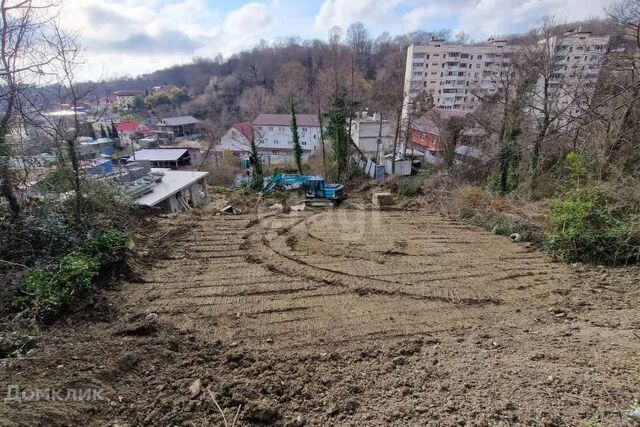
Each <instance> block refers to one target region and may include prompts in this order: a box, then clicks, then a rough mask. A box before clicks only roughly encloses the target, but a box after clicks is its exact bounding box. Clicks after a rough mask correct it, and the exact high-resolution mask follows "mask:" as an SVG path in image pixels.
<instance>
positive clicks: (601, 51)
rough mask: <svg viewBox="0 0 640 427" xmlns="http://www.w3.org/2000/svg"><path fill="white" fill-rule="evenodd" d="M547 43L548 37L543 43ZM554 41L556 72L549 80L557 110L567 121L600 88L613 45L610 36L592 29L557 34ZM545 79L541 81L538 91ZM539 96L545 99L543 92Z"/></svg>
mask: <svg viewBox="0 0 640 427" xmlns="http://www.w3.org/2000/svg"><path fill="white" fill-rule="evenodd" d="M545 43H547V41H546V40H542V41H540V44H545ZM550 43H552V46H553V47H552V51H553V52H554V57H553V58H552V67H553V72H552V74H551V75H550V79H549V81H548V86H549V94H550V98H551V101H552V105H553V107H554V110H555V111H557V113H558V114H559V115H560V116H561V117H560V121H561V122H566V121H567V120H571V118H573V117H577V116H578V115H580V114H581V113H582V112H583V111H584V110H585V108H588V105H589V102H590V100H591V97H592V96H593V93H594V91H595V88H596V83H597V82H598V77H599V76H600V70H601V69H602V64H603V63H604V60H605V56H606V53H607V47H608V45H609V36H608V35H605V36H594V35H592V33H591V32H588V31H573V30H570V31H567V32H565V33H564V34H563V35H562V36H558V37H554V38H553V39H551V40H550ZM542 85H543V81H539V82H538V86H539V88H538V91H541V90H542ZM538 98H541V96H540V95H539V96H538Z"/></svg>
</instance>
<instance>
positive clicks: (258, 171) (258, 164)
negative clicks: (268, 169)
mask: <svg viewBox="0 0 640 427" xmlns="http://www.w3.org/2000/svg"><path fill="white" fill-rule="evenodd" d="M249 144H250V146H251V157H250V159H249V160H250V161H251V167H252V168H253V176H252V179H251V188H253V189H254V190H256V191H260V190H262V185H263V184H264V178H263V173H262V160H261V159H260V155H259V154H258V146H257V145H256V139H255V137H252V138H251V140H250V141H249Z"/></svg>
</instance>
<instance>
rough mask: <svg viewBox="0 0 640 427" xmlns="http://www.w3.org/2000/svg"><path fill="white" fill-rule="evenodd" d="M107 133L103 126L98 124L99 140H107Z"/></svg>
mask: <svg viewBox="0 0 640 427" xmlns="http://www.w3.org/2000/svg"><path fill="white" fill-rule="evenodd" d="M107 137H108V135H107V131H106V130H104V125H103V124H102V122H100V138H107Z"/></svg>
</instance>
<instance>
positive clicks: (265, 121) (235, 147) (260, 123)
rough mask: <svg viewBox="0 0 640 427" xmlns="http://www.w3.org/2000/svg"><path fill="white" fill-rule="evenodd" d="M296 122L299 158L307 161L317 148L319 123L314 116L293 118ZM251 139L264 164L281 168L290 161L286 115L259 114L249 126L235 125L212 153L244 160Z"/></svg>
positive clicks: (290, 144)
mask: <svg viewBox="0 0 640 427" xmlns="http://www.w3.org/2000/svg"><path fill="white" fill-rule="evenodd" d="M296 121H297V124H298V135H299V136H300V145H301V147H302V158H303V160H308V159H309V157H310V156H311V154H313V152H315V150H316V149H317V148H318V147H319V146H320V122H319V121H318V117H317V116H316V115H315V114H297V115H296ZM252 138H255V142H256V146H257V148H258V152H259V154H260V156H261V157H262V161H263V162H264V163H266V164H282V163H287V162H292V161H293V136H292V132H291V115H289V114H259V115H258V117H256V118H255V120H254V121H253V122H252V123H237V124H235V125H233V126H232V127H231V128H230V129H229V130H228V131H227V132H226V133H225V134H224V135H223V136H222V138H221V140H220V144H218V145H217V146H216V148H215V151H216V152H218V153H220V152H223V151H231V152H233V153H235V154H237V155H239V156H241V157H243V158H248V156H249V153H250V151H251V149H250V146H249V144H250V140H251V139H252Z"/></svg>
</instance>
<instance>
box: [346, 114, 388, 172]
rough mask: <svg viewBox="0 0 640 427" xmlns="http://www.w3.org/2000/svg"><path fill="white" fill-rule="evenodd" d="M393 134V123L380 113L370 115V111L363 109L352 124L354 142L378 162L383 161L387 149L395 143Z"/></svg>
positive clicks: (365, 153) (363, 152) (366, 154)
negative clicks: (383, 117)
mask: <svg viewBox="0 0 640 427" xmlns="http://www.w3.org/2000/svg"><path fill="white" fill-rule="evenodd" d="M393 136H394V135H393V132H392V130H391V123H390V122H389V120H384V119H382V117H381V116H380V114H378V113H374V114H373V115H372V116H370V115H369V113H368V112H366V111H363V112H362V113H360V114H359V115H357V116H356V118H355V119H353V123H352V124H351V139H353V142H354V143H355V144H356V146H357V147H358V148H359V149H360V151H362V154H364V155H365V156H367V157H368V158H369V159H372V160H374V161H376V162H378V163H381V159H382V157H383V155H384V153H385V151H388V150H389V149H390V148H391V146H392V145H393ZM378 140H380V141H379V142H378ZM376 155H377V156H378V157H377V158H376Z"/></svg>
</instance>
